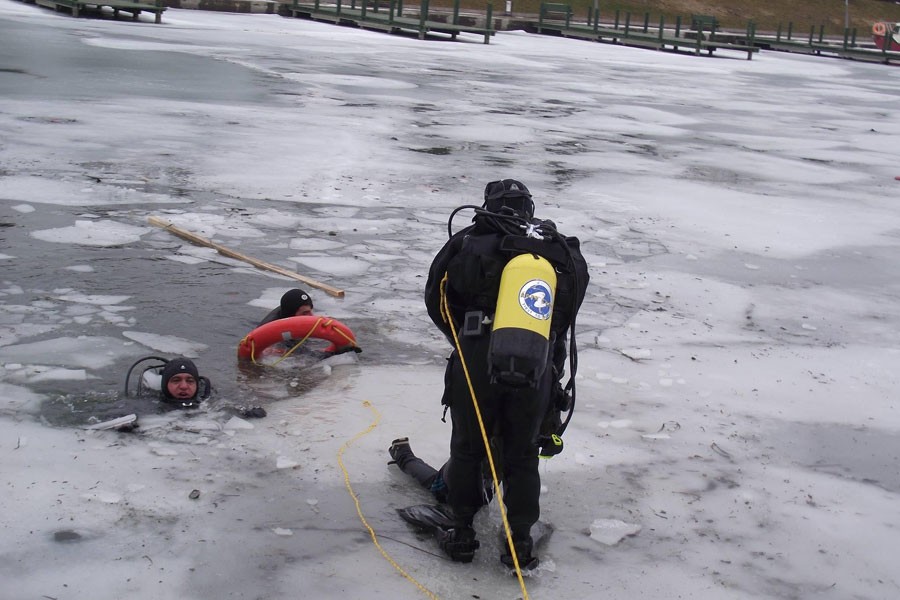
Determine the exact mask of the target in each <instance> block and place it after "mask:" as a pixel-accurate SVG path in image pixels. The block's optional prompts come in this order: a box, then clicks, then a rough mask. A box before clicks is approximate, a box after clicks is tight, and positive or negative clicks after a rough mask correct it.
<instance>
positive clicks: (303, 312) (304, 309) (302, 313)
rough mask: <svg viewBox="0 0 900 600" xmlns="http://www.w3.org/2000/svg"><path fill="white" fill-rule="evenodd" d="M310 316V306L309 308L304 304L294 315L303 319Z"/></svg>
mask: <svg viewBox="0 0 900 600" xmlns="http://www.w3.org/2000/svg"><path fill="white" fill-rule="evenodd" d="M311 314H313V312H312V306H309V305H308V304H304V305H303V306H301V307H300V308H298V309H297V312H296V313H294V316H295V317H305V316H308V315H311Z"/></svg>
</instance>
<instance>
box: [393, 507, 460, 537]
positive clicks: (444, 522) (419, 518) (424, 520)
mask: <svg viewBox="0 0 900 600" xmlns="http://www.w3.org/2000/svg"><path fill="white" fill-rule="evenodd" d="M397 514H398V515H400V518H401V519H403V520H404V521H406V522H407V523H409V524H410V525H414V526H415V527H417V528H419V529H422V530H425V531H434V530H435V529H438V528H440V529H451V528H453V527H458V526H459V521H458V520H457V519H456V518H455V517H454V516H453V513H452V512H451V511H450V509H449V508H447V507H445V506H441V505H440V504H417V505H415V506H408V507H406V508H398V509H397Z"/></svg>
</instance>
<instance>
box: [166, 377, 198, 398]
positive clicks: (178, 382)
mask: <svg viewBox="0 0 900 600" xmlns="http://www.w3.org/2000/svg"><path fill="white" fill-rule="evenodd" d="M166 387H167V388H168V390H169V395H170V396H172V397H173V398H177V399H178V400H189V399H191V398H193V397H194V395H195V394H196V393H197V380H196V379H194V376H193V375H191V374H190V373H179V374H178V375H173V376H172V379H170V380H169V383H168V385H167V386H166Z"/></svg>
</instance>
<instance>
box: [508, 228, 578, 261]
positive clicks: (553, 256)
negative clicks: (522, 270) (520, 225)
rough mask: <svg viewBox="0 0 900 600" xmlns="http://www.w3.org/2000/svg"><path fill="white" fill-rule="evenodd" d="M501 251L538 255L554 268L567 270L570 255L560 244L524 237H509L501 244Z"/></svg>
mask: <svg viewBox="0 0 900 600" xmlns="http://www.w3.org/2000/svg"><path fill="white" fill-rule="evenodd" d="M500 250H502V251H503V252H507V253H510V254H537V255H538V256H542V257H544V258H546V259H547V260H549V261H550V262H552V263H553V264H554V266H558V267H563V268H566V267H568V265H569V255H568V253H567V252H566V249H565V248H563V247H562V246H561V245H560V244H556V243H553V242H552V241H550V242H548V241H544V240H539V239H535V238H530V237H526V236H524V235H507V236H504V238H503V239H502V240H501V242H500Z"/></svg>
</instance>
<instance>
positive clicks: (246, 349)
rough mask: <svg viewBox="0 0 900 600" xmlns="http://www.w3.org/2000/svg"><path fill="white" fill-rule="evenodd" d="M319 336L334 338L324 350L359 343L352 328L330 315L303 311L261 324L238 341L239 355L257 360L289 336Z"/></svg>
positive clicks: (292, 337)
mask: <svg viewBox="0 0 900 600" xmlns="http://www.w3.org/2000/svg"><path fill="white" fill-rule="evenodd" d="M311 337H314V338H317V339H320V340H326V341H328V342H331V345H329V346H328V347H327V348H325V352H335V351H337V350H338V348H346V347H347V346H352V347H354V348H356V347H358V346H357V343H356V336H354V335H353V332H352V331H350V328H349V327H347V326H346V325H344V324H343V323H341V322H340V321H338V320H337V319H332V318H330V317H319V316H316V315H304V316H301V317H288V318H286V319H277V320H275V321H270V322H268V323H266V324H265V325H260V326H259V327H257V328H256V329H254V330H253V331H251V332H250V333H248V334H247V335H245V336H244V339H242V340H241V343H240V344H238V358H242V359H247V358H249V359H251V360H256V358H257V357H259V356H262V353H263V350H265V349H266V348H268V347H269V346H272V345H273V344H277V343H279V342H285V341H288V340H305V339H307V338H311Z"/></svg>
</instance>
